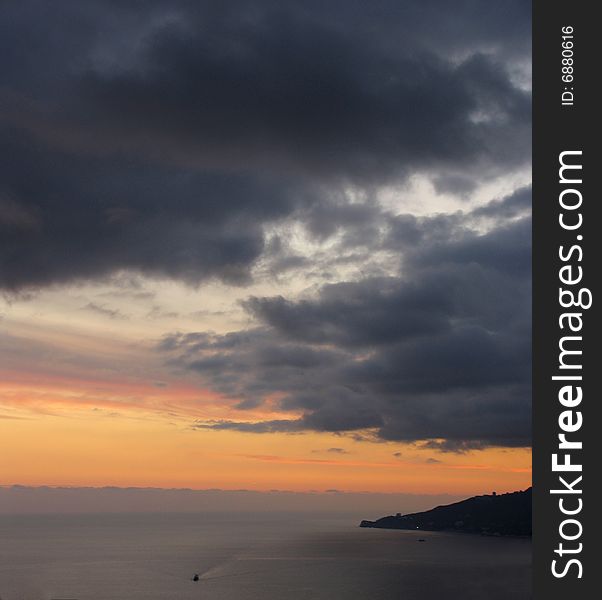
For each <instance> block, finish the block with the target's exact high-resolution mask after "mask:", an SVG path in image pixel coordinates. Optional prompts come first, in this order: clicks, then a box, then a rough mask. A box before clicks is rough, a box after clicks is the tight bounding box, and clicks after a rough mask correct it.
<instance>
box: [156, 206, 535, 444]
mask: <svg viewBox="0 0 602 600" xmlns="http://www.w3.org/2000/svg"><path fill="white" fill-rule="evenodd" d="M505 202H506V200H501V201H496V205H500V206H502V205H504V203H505ZM508 203H511V202H510V201H508ZM471 218H472V216H471V215H465V216H464V218H460V217H459V216H458V215H453V216H450V217H448V218H443V217H441V216H438V217H433V218H432V221H433V223H432V226H431V225H430V224H429V219H421V220H420V221H419V222H418V221H411V220H408V219H404V218H401V221H402V223H404V224H405V225H407V224H408V223H409V222H411V225H412V228H413V229H415V232H416V235H415V236H414V238H413V239H414V244H412V246H411V248H410V249H408V248H407V247H406V251H405V253H404V260H403V265H402V268H401V272H400V274H399V275H397V276H395V277H388V278H368V279H365V280H361V281H354V282H346V283H339V284H333V285H327V286H324V287H323V288H321V290H320V291H319V293H318V294H317V295H316V296H315V297H314V298H313V299H308V300H296V301H291V300H287V299H285V298H283V297H277V298H252V299H250V300H249V301H248V302H247V303H246V308H247V310H248V311H249V312H250V313H251V314H252V315H253V316H254V317H255V318H256V319H257V321H258V322H259V323H261V324H263V325H261V326H259V327H257V328H256V329H253V330H248V331H246V332H238V333H234V334H229V335H226V336H215V335H212V334H202V333H201V334H187V335H186V334H173V335H170V336H167V337H166V338H165V339H164V340H163V342H162V348H163V349H164V350H165V351H167V352H168V353H169V354H170V355H171V356H172V361H173V364H175V365H179V366H180V367H183V368H186V369H191V370H193V371H196V372H198V373H199V374H200V375H201V376H202V378H203V380H204V381H205V382H206V383H207V384H208V385H209V386H210V387H212V388H213V389H216V390H218V391H220V392H222V393H224V394H227V395H230V396H232V397H234V398H239V399H240V398H242V402H243V404H242V405H241V406H242V407H244V406H245V402H249V401H251V400H252V406H258V405H260V404H261V403H263V402H265V401H266V399H267V398H268V397H270V396H271V397H272V398H274V397H278V398H279V405H280V407H281V408H282V409H283V410H286V411H294V412H296V413H298V414H300V415H301V416H300V417H299V418H297V419H292V420H286V421H282V422H278V421H269V422H267V423H261V422H260V423H246V422H220V423H208V424H203V425H202V426H203V427H208V428H212V429H224V428H226V429H236V430H241V431H249V432H251V431H256V432H272V431H278V430H282V431H288V432H290V431H303V430H316V431H330V432H351V431H354V430H362V429H372V430H373V431H375V432H376V435H377V438H379V439H381V440H391V441H417V440H429V442H428V447H429V448H432V449H436V450H440V451H456V452H465V451H468V450H474V449H480V448H484V447H487V446H490V445H497V446H509V447H512V446H524V445H528V444H529V440H530V360H531V355H530V352H531V349H530V305H531V294H530V270H529V265H530V219H529V218H524V219H519V220H514V221H511V222H509V223H507V224H503V225H500V226H498V227H494V228H493V229H490V230H489V231H488V232H486V233H477V232H475V231H472V230H469V229H465V228H463V227H462V226H461V225H460V224H461V223H462V222H464V221H467V220H470V219H471ZM392 230H393V231H395V232H398V231H399V229H398V228H396V227H393V228H392ZM429 232H433V234H432V236H431V235H429ZM395 239H396V238H395V236H393V240H395ZM388 243H393V242H392V241H391V240H388ZM441 440H443V441H441Z"/></svg>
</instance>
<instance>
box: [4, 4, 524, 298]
mask: <svg viewBox="0 0 602 600" xmlns="http://www.w3.org/2000/svg"><path fill="white" fill-rule="evenodd" d="M492 4H493V5H492ZM495 4H496V3H488V2H482V3H478V2H477V3H474V2H466V3H460V4H456V3H454V5H451V4H450V3H445V2H420V3H399V2H376V3H368V4H367V3H364V2H333V3H327V5H326V6H325V5H324V3H317V2H307V3H305V2H304V3H295V2H269V1H268V2H231V3H230V2H229V3H222V2H212V1H206V2H192V1H190V2H177V1H176V2H169V3H168V2H153V1H151V2H147V3H140V2H135V1H133V0H132V1H126V2H113V1H111V0H104V1H100V0H98V1H92V2H86V3H82V2H75V1H68V0H62V1H59V2H53V3H52V5H50V4H48V3H46V2H42V1H35V0H26V1H24V2H19V3H4V4H3V5H2V8H1V9H0V11H1V13H0V56H1V57H2V58H1V59H0V60H1V62H2V70H1V72H2V81H1V87H0V90H1V91H0V103H1V106H2V118H1V120H0V127H1V128H2V132H1V133H2V140H3V141H2V145H3V147H2V154H3V156H4V157H6V158H7V160H5V161H3V166H2V172H1V173H0V177H1V185H0V227H1V228H2V230H1V231H0V234H1V239H2V242H1V245H0V286H2V287H3V288H5V289H10V290H13V291H15V290H19V289H23V288H27V287H35V286H41V285H48V284H54V283H66V282H70V281H73V280H78V279H85V278H95V277H104V276H107V275H110V274H111V273H113V272H115V271H118V270H124V269H125V270H132V271H136V272H140V273H143V274H145V275H151V276H154V275H156V276H169V277H173V278H178V279H181V280H184V281H187V282H191V283H196V282H199V281H201V280H203V279H205V278H208V277H218V278H222V279H224V280H226V281H230V282H238V283H241V282H244V281H246V280H248V277H249V274H250V270H251V269H252V267H253V266H254V265H255V264H256V263H257V260H258V258H259V257H260V256H261V255H262V253H263V252H264V249H265V240H264V235H265V231H264V229H265V226H266V225H267V224H270V223H273V222H275V221H277V220H280V219H285V218H297V219H298V220H301V221H303V219H307V226H308V228H309V229H310V231H311V232H312V233H313V235H315V236H317V237H322V238H323V237H325V236H328V235H331V234H332V233H333V232H334V231H336V230H337V227H338V228H339V229H341V228H343V229H345V228H347V229H346V230H347V231H348V233H349V235H351V232H352V233H353V234H354V236H355V238H356V239H358V238H359V237H360V236H361V235H364V237H365V238H366V239H367V238H369V236H370V230H369V229H367V228H363V229H362V228H361V227H360V224H359V222H358V219H361V210H362V209H360V208H357V207H355V208H350V209H349V211H348V212H347V217H346V219H347V220H346V221H345V220H343V221H341V222H338V223H334V222H332V220H333V219H334V216H335V215H334V213H332V210H331V208H330V206H331V205H335V206H336V207H338V210H336V211H335V213H336V214H337V215H339V216H341V215H343V212H344V211H343V208H342V206H345V205H346V206H349V202H348V200H347V199H346V198H345V195H344V194H342V191H341V190H343V189H344V188H345V186H346V185H348V184H349V183H353V184H354V185H355V186H357V187H359V188H363V189H367V190H368V189H371V188H373V187H374V186H376V185H379V184H382V183H383V182H402V181H403V180H404V179H405V178H406V177H407V176H408V175H410V174H413V173H415V172H423V173H425V174H427V175H428V176H430V177H432V178H433V179H434V180H436V181H438V182H439V183H438V185H440V186H443V187H445V186H447V187H448V188H449V187H450V186H451V187H452V188H454V189H459V188H458V185H460V187H461V188H462V189H469V188H470V185H474V182H475V178H476V177H479V178H480V179H482V178H486V177H490V176H493V175H499V174H501V173H504V172H505V171H506V170H508V169H512V168H515V167H520V166H523V165H525V164H526V163H527V162H528V157H529V126H530V101H529V95H528V93H526V92H525V91H524V90H522V89H520V88H519V87H517V86H516V85H515V83H514V80H513V79H512V77H511V76H510V75H509V73H510V72H511V71H512V70H513V69H514V68H515V67H516V65H518V64H519V63H521V61H522V62H524V60H525V56H524V53H525V52H528V31H529V24H528V23H529V8H528V3H526V2H507V3H503V6H502V5H499V6H496V5H495ZM400 32H401V34H400ZM458 182H460V183H458ZM454 186H455V187H454ZM462 186H464V187H462ZM363 210H365V209H363ZM329 211H330V214H331V217H332V218H331V225H330V226H327V224H326V221H328V219H326V220H320V216H321V215H322V216H327V215H328V214H329ZM354 211H355V212H354ZM354 219H355V221H354ZM354 222H355V224H354ZM356 234H357V235H356ZM301 264H303V257H295V256H285V257H282V260H280V261H279V262H276V261H275V262H274V264H273V269H275V270H278V269H282V270H287V269H290V268H292V267H294V266H299V265H301Z"/></svg>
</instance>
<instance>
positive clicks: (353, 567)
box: [0, 513, 531, 600]
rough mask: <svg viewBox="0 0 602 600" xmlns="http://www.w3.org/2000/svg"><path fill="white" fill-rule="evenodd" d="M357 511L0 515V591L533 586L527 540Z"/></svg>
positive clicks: (111, 596)
mask: <svg viewBox="0 0 602 600" xmlns="http://www.w3.org/2000/svg"><path fill="white" fill-rule="evenodd" d="M357 522H358V520H357V518H355V517H351V516H349V517H346V516H345V515H340V516H334V517H333V516H332V515H330V516H324V515H320V516H318V515H316V516H313V517H311V516H308V515H307V514H304V515H301V514H282V513H276V514H274V515H266V514H261V515H259V514H237V513H232V514H137V515H131V514H122V515H115V514H113V515H110V514H105V515H69V516H64V515H50V516H49V515H44V516H42V515H40V516H19V517H7V516H0V599H1V600H51V599H53V598H56V599H77V600H88V599H89V600H143V599H144V600H163V599H173V600H189V599H190V600H192V599H195V600H355V599H358V600H419V599H420V600H435V599H436V600H446V599H450V600H455V599H458V600H497V599H499V600H523V599H527V598H530V597H531V581H530V579H531V542H530V541H529V540H523V539H506V538H487V537H480V536H473V535H465V534H449V533H425V532H413V531H409V532H407V531H386V530H378V529H360V528H358V527H357ZM419 538H423V539H425V540H426V541H425V542H418V539H419ZM195 573H198V574H199V576H200V579H199V581H198V582H194V581H192V576H193V575H194V574H195Z"/></svg>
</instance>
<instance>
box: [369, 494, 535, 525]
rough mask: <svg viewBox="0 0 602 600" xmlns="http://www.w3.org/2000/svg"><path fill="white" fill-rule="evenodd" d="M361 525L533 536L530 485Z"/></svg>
mask: <svg viewBox="0 0 602 600" xmlns="http://www.w3.org/2000/svg"><path fill="white" fill-rule="evenodd" d="M360 527H377V528H381V529H413V530H416V529H418V530H424V531H462V532H466V533H481V534H484V535H531V488H529V489H527V490H525V491H522V492H512V493H508V494H501V495H499V496H498V495H496V494H495V493H494V494H492V495H488V496H475V497H474V498H468V500H462V501H461V502H456V503H455V504H448V505H446V506H437V508H433V509H432V510H427V511H426V512H420V513H413V514H408V515H402V514H397V515H396V516H390V517H383V518H382V519H378V520H376V521H362V522H361V523H360Z"/></svg>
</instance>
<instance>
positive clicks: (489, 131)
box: [0, 0, 531, 495]
mask: <svg viewBox="0 0 602 600" xmlns="http://www.w3.org/2000/svg"><path fill="white" fill-rule="evenodd" d="M530 30H531V24H530V3H529V2H524V1H511V0H510V1H508V2H503V3H502V2H488V1H484V0H483V1H475V0H464V1H463V0H459V1H458V2H454V3H450V2H447V1H444V0H439V1H435V0H420V1H399V0H395V1H393V0H376V1H374V2H370V3H366V2H360V1H359V0H346V1H345V2H343V1H342V0H340V1H331V2H323V1H322V2H313V1H311V0H309V1H307V2H302V3H301V2H282V1H278V2H276V1H274V2H272V1H270V0H262V1H255V2H253V1H242V0H241V1H237V0H235V1H232V2H227V3H224V2H218V1H213V0H204V1H202V2H198V1H192V0H176V1H173V2H172V1H170V2H166V1H153V0H150V1H148V2H139V1H137V0H125V1H120V2H116V1H114V0H90V1H88V2H79V1H76V0H71V1H70V0H58V1H57V2H52V3H48V2H43V1H41V0H39V1H37V0H23V1H21V2H18V3H13V2H7V3H3V4H2V6H1V7H0V63H1V68H0V73H1V75H0V129H1V135H0V147H1V148H0V152H1V154H2V157H3V160H2V161H1V163H0V473H1V474H2V475H1V476H0V485H4V486H12V485H15V484H19V485H24V486H34V487H35V486H59V487H65V486H67V487H68V486H74V487H102V486H118V487H153V488H191V489H199V490H201V489H214V488H219V489H223V490H235V489H247V490H255V491H265V490H273V489H278V490H290V491H295V492H309V491H314V492H315V491H318V492H319V491H325V490H332V489H336V490H340V491H346V492H373V493H397V494H399V493H409V494H439V495H441V494H452V495H463V494H473V493H484V492H490V491H491V490H497V491H510V490H516V489H524V488H525V487H527V486H528V485H530V480H531V471H530V465H531V455H530V443H531V380H530V378H531V374H530V372H531V347H530V338H531V314H530V311H531V263H530V260H531V220H530V208H531V188H530V181H531V171H530V167H531V163H530V161H531V147H530V138H531V71H530V65H531V56H530Z"/></svg>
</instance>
